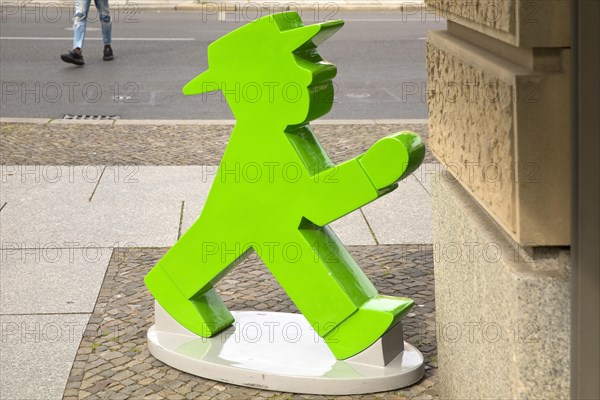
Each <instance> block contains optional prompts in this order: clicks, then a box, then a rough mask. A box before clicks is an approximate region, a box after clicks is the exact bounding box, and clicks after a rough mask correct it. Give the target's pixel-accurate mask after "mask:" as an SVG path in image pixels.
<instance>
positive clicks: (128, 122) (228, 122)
mask: <svg viewBox="0 0 600 400" xmlns="http://www.w3.org/2000/svg"><path fill="white" fill-rule="evenodd" d="M427 123H428V119H329V120H328V119H324V120H317V121H313V122H311V125H415V124H427ZM2 124H36V125H46V124H52V125H78V124H82V125H112V126H127V125H197V126H207V125H224V126H233V125H235V120H232V119H212V120H202V119H162V120H161V119H117V120H71V119H52V118H0V125H2Z"/></svg>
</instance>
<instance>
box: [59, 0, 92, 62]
mask: <svg viewBox="0 0 600 400" xmlns="http://www.w3.org/2000/svg"><path fill="white" fill-rule="evenodd" d="M90 2H91V0H75V16H74V18H73V50H70V51H69V52H68V53H65V54H61V55H60V58H61V59H62V60H63V61H64V62H67V63H70V64H75V65H83V64H85V63H84V61H83V55H82V54H81V49H82V48H83V41H84V39H85V29H86V26H87V18H88V13H89V11H90Z"/></svg>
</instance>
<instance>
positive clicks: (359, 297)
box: [145, 12, 425, 359]
mask: <svg viewBox="0 0 600 400" xmlns="http://www.w3.org/2000/svg"><path fill="white" fill-rule="evenodd" d="M342 25H343V21H328V22H324V23H318V24H314V25H309V26H303V24H302V21H301V20H300V17H299V16H298V14H297V13H295V12H286V13H281V14H274V15H270V16H267V17H264V18H261V19H258V20H256V21H254V22H251V23H248V24H247V25H245V26H243V27H241V28H239V29H236V30H235V31H233V32H231V33H229V34H227V35H225V36H223V37H222V38H220V39H219V40H217V41H215V42H214V43H212V44H211V45H210V46H209V47H208V61H209V69H208V70H207V71H206V72H204V73H203V74H201V75H199V76H198V77H196V78H195V79H193V80H192V81H191V82H189V83H188V84H187V85H186V86H185V87H184V89H183V92H184V93H185V94H187V95H192V94H199V93H204V92H208V91H215V90H221V91H222V92H223V93H224V95H225V98H226V100H227V102H228V104H229V106H230V107H231V109H232V111H233V114H234V115H235V118H236V120H237V123H236V125H235V127H234V129H233V132H232V133H231V138H230V140H229V143H228V145H227V148H226V150H225V154H224V155H223V159H222V160H221V164H220V166H219V169H218V171H217V175H216V178H215V181H214V183H213V185H212V188H211V190H210V194H209V196H208V199H207V201H206V204H205V206H204V209H203V210H202V213H201V215H200V218H199V219H198V220H197V221H196V223H195V224H194V225H193V226H192V227H191V228H190V229H189V230H188V231H187V232H186V233H185V234H184V235H183V236H182V237H181V239H180V240H179V241H178V242H177V243H176V244H175V245H174V246H173V247H172V248H171V249H170V250H169V252H167V254H166V255H165V256H164V257H163V258H162V259H161V260H160V261H159V263H158V264H157V265H156V266H155V267H154V268H153V269H152V271H150V273H149V274H148V275H147V276H146V277H145V282H146V285H147V287H148V288H149V290H150V292H151V293H152V294H153V295H154V297H155V298H156V299H157V301H158V302H159V303H160V304H161V306H162V307H163V308H164V309H165V310H167V312H168V313H169V314H170V315H171V316H172V317H173V318H174V319H175V320H177V321H178V322H179V323H181V325H183V326H184V327H186V328H187V329H189V330H190V331H192V332H194V333H196V334H198V335H200V336H212V335H215V334H217V333H218V332H220V331H222V330H223V329H225V328H227V327H228V326H229V325H231V324H232V323H233V317H232V315H231V313H230V312H229V310H228V309H227V307H226V306H225V304H224V303H223V301H222V300H221V299H220V297H219V295H218V294H217V292H216V291H215V289H214V288H213V285H214V284H215V283H216V282H217V281H219V279H221V278H222V277H223V276H224V275H225V274H227V272H229V271H230V270H231V269H232V268H233V267H234V266H235V265H236V264H237V263H239V261H240V260H242V259H243V257H244V256H245V255H247V254H248V253H249V252H250V251H252V250H254V251H256V252H257V253H258V255H259V256H260V258H261V259H262V261H263V262H264V263H265V265H266V266H267V267H268V269H269V270H270V272H271V273H272V274H273V275H274V276H275V278H276V279H277V280H278V282H279V283H280V284H281V286H282V287H283V288H284V289H285V291H286V292H287V294H288V295H289V296H290V297H291V299H292V300H293V301H294V303H295V304H296V306H297V307H298V309H299V310H300V311H301V312H302V313H303V314H304V316H305V317H306V318H307V319H308V321H309V322H310V324H311V325H312V327H313V328H314V329H315V331H316V332H317V333H318V334H319V335H321V336H322V337H323V338H324V339H325V341H326V343H327V344H328V345H329V347H330V348H331V350H332V352H333V353H334V355H335V356H336V357H337V358H338V359H345V358H347V357H350V356H352V355H355V354H357V353H359V352H360V351H362V350H364V349H365V348H367V347H368V346H370V345H371V344H372V343H374V342H375V341H376V340H377V339H378V338H379V337H381V335H383V334H384V333H385V332H386V331H387V330H388V329H389V328H391V327H393V326H394V325H395V324H397V323H398V322H399V320H400V318H401V317H402V316H403V315H404V314H405V313H406V312H407V311H408V310H409V309H410V307H411V306H412V305H413V301H412V300H410V299H406V298H397V297H389V296H382V295H379V294H378V292H377V290H376V289H375V287H374V286H373V285H372V283H371V282H370V281H369V279H368V278H367V277H366V276H365V274H364V273H363V271H362V270H361V269H360V267H359V266H358V265H357V263H356V262H355V261H354V259H353V258H352V257H351V256H350V254H349V253H348V251H347V250H346V248H345V247H344V245H343V244H342V243H341V241H340V240H339V239H338V238H337V236H336V235H335V234H334V232H333V231H332V230H331V228H330V227H329V226H328V225H327V224H329V223H330V222H332V221H334V220H336V219H338V218H340V217H342V216H344V215H346V214H348V213H350V212H352V211H354V210H356V209H358V208H360V207H362V206H364V205H365V204H367V203H369V202H371V201H373V200H376V199H377V198H379V197H381V196H383V195H385V194H386V193H389V192H390V191H392V190H394V189H395V188H396V186H397V183H396V182H397V181H399V180H400V179H403V178H405V177H407V176H408V175H409V174H411V173H412V172H413V171H414V170H415V169H416V168H417V167H418V166H419V165H420V163H421V162H422V160H423V157H424V153H425V149H424V146H423V144H422V142H421V139H420V138H419V136H418V135H417V134H415V133H412V132H400V133H395V134H392V135H390V136H388V137H385V138H383V139H381V140H379V141H378V142H376V143H375V144H374V145H373V146H372V147H371V148H370V149H369V150H368V151H367V152H366V153H364V154H363V155H361V156H358V157H356V158H354V159H351V160H348V161H346V162H344V163H341V164H339V165H335V164H334V163H332V162H331V160H330V159H329V158H328V156H327V154H326V152H325V150H324V149H323V148H322V147H321V145H320V144H319V142H318V140H317V138H316V136H315V135H314V134H313V132H312V130H311V128H310V125H309V122H310V121H311V120H314V119H316V118H319V117H321V116H323V115H325V114H326V113H327V112H329V110H330V109H331V106H332V103H333V85H332V79H333V78H334V77H335V75H336V67H335V65H333V64H331V63H328V62H326V61H324V60H323V59H322V58H321V56H320V55H319V54H318V53H317V51H316V48H317V46H318V45H319V44H321V43H322V42H323V41H324V40H326V39H327V38H329V37H331V36H332V35H333V34H334V33H335V32H336V31H337V30H339V29H340V28H341V27H342ZM398 229H402V227H401V226H399V227H398ZM259 300H260V299H259Z"/></svg>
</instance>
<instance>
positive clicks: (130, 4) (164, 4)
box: [0, 0, 425, 14]
mask: <svg viewBox="0 0 600 400" xmlns="http://www.w3.org/2000/svg"><path fill="white" fill-rule="evenodd" d="M73 4H74V2H73V0H18V1H15V0H0V7H7V8H14V7H42V8H43V7H73ZM110 4H111V8H113V9H116V8H124V9H129V10H130V11H139V10H176V11H202V12H205V13H211V14H217V13H218V12H227V11H245V12H251V11H253V10H257V9H262V10H269V11H271V10H272V11H274V12H278V11H287V10H297V11H299V10H302V11H317V10H320V11H322V12H323V13H326V12H337V11H406V12H417V11H419V10H421V9H423V8H425V2H424V0H333V1H328V0H285V1H277V0H274V1H269V0H223V1H220V0H215V1H209V0H196V1H190V0H115V1H111V3H110Z"/></svg>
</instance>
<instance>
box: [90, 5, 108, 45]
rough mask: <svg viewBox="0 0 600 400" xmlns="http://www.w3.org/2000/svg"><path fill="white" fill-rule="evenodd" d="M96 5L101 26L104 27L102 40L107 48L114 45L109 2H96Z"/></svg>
mask: <svg viewBox="0 0 600 400" xmlns="http://www.w3.org/2000/svg"><path fill="white" fill-rule="evenodd" d="M94 3H95V4H96V8H97V9H98V15H99V18H100V24H101V26H102V40H103V41H104V45H105V46H110V45H111V44H112V18H111V16H110V6H109V5H108V0H94Z"/></svg>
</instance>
